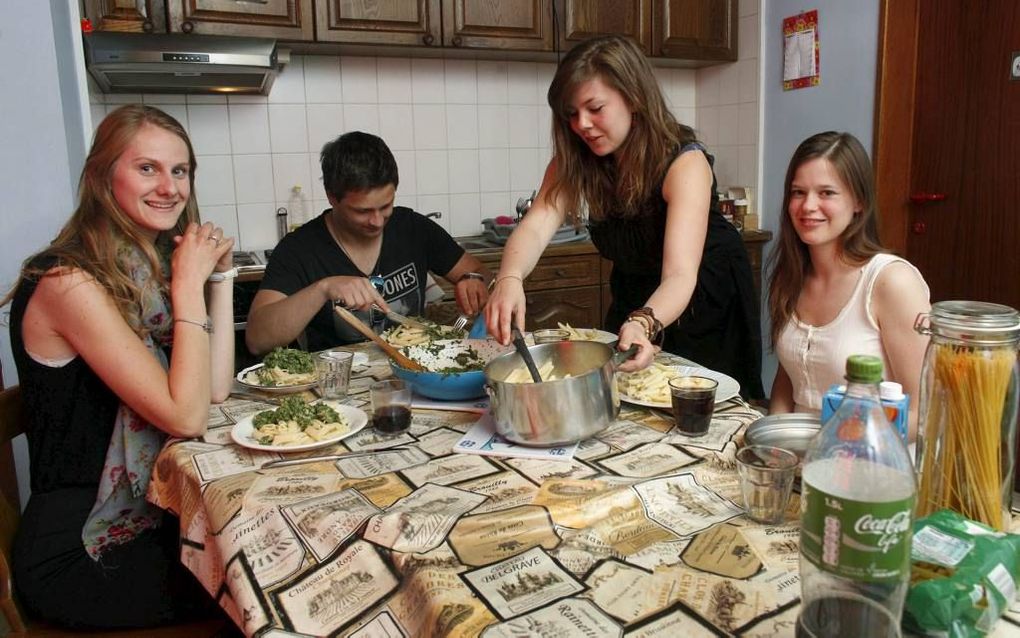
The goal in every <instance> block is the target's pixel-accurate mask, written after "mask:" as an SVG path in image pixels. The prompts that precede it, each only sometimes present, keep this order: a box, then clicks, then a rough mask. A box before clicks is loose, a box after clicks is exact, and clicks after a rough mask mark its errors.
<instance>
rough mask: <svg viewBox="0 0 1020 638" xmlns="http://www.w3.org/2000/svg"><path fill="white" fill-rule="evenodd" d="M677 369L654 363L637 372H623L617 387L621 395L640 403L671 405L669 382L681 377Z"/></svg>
mask: <svg viewBox="0 0 1020 638" xmlns="http://www.w3.org/2000/svg"><path fill="white" fill-rule="evenodd" d="M680 374H681V373H680V371H679V370H677V369H676V368H671V367H670V366H667V365H663V364H661V363H653V364H652V365H650V366H648V367H647V368H645V369H644V370H638V371H637V372H629V373H628V372H621V373H619V374H617V375H616V387H617V388H618V389H619V390H620V394H622V395H626V396H628V397H630V398H632V399H637V400H638V401H647V402H649V403H666V404H668V403H670V401H671V398H670V392H669V380H670V379H672V378H674V377H678V376H680Z"/></svg>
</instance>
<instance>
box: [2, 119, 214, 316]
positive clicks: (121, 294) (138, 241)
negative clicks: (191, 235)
mask: <svg viewBox="0 0 1020 638" xmlns="http://www.w3.org/2000/svg"><path fill="white" fill-rule="evenodd" d="M146 126H156V127H159V128H161V129H164V130H166V131H169V132H170V133H173V134H174V135H176V136H177V137H179V138H181V139H182V140H183V141H184V143H185V145H187V147H188V167H189V171H188V181H189V183H190V185H191V192H190V194H189V195H188V201H187V203H186V204H185V207H184V211H183V212H182V213H181V216H180V218H179V219H178V220H177V225H176V226H175V228H174V229H172V230H171V231H168V232H165V233H161V234H160V236H159V237H158V238H157V240H156V245H153V244H152V242H151V241H149V240H148V239H147V238H146V237H145V235H144V234H143V232H142V231H141V229H139V228H138V226H137V224H135V222H134V221H133V220H132V219H131V218H130V217H128V215H127V214H125V213H124V211H123V210H121V208H120V205H119V204H118V203H117V199H116V198H115V197H114V195H113V172H114V168H115V166H116V164H117V160H118V159H119V158H120V156H121V155H122V154H123V153H124V151H125V149H127V147H128V145H130V144H131V141H132V140H133V139H134V138H135V136H136V135H138V133H139V131H141V130H142V129H143V128H144V127H146ZM196 166H197V162H196V161H195V151H194V149H193V148H192V146H191V141H190V140H189V139H188V134H187V133H186V132H185V130H184V127H183V126H181V124H180V122H178V121H177V120H176V119H174V118H173V117H171V116H170V115H167V114H166V113H164V112H163V111H161V110H159V109H156V108H153V107H151V106H144V105H141V104H127V105H125V106H122V107H120V108H118V109H117V110H115V111H113V112H111V113H110V114H109V115H107V116H106V118H105V119H103V121H102V122H101V123H100V124H99V127H98V128H97V129H96V133H95V138H94V139H93V142H92V148H91V149H90V150H89V154H88V157H87V158H86V159H85V166H84V167H83V168H82V172H81V179H80V180H79V182H78V208H77V209H76V210H75V211H74V214H72V215H71V219H69V220H68V222H67V224H65V225H64V227H63V228H62V229H61V230H60V232H59V233H58V234H57V237H56V239H54V240H53V242H52V243H50V245H49V246H48V247H47V248H46V249H44V250H43V251H41V252H39V253H38V254H36V255H33V256H32V257H29V258H28V259H27V260H25V263H24V265H23V266H22V278H25V277H29V278H32V279H38V278H39V277H41V276H43V275H45V273H43V272H39V271H37V270H36V269H34V268H33V267H32V266H31V265H30V263H31V262H32V261H33V260H34V259H36V258H38V257H55V258H56V262H55V265H56V266H57V267H58V268H71V269H79V270H82V271H83V272H85V273H88V274H89V275H90V276H91V277H93V278H94V279H95V280H96V282H98V283H99V284H100V285H101V286H103V287H104V288H106V290H107V291H108V292H109V293H110V296H111V297H112V298H113V300H114V302H115V303H116V305H117V309H118V310H119V311H120V314H121V316H122V317H124V320H125V321H126V322H127V323H128V325H130V326H131V327H132V328H134V329H135V331H136V332H137V333H138V334H139V336H144V333H145V328H144V326H141V325H140V321H139V316H140V313H141V308H140V299H141V294H142V291H141V289H140V288H139V287H138V285H137V284H136V283H135V282H134V280H133V279H132V277H131V273H130V272H128V269H127V267H126V266H125V265H124V264H123V263H122V262H121V259H120V258H119V254H118V252H119V249H120V248H121V247H123V246H125V245H132V244H133V245H135V246H137V247H138V248H139V249H140V250H141V251H142V254H144V255H145V258H146V260H147V261H148V262H149V267H150V270H151V272H152V275H153V278H152V280H151V281H150V282H147V283H146V285H153V286H159V287H162V288H165V287H166V285H167V280H166V274H165V273H164V272H163V268H162V266H161V263H160V253H162V254H163V255H164V256H168V255H169V254H170V253H171V252H172V250H173V241H172V236H173V235H175V234H181V233H183V232H184V229H185V228H187V225H188V223H189V222H192V221H196V222H197V221H198V219H199V217H198V203H197V201H196V199H195V168H196ZM19 285H20V284H19ZM15 290H16V288H15ZM13 294H14V291H12V292H11V293H8V295H7V297H6V298H5V299H4V300H3V302H2V303H3V304H6V303H7V302H8V301H9V300H10V298H11V296H12V295H13Z"/></svg>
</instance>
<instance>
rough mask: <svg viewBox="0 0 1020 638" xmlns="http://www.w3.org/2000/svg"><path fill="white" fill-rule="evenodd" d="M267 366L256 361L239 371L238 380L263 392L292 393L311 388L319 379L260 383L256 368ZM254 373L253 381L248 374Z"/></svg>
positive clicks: (247, 386)
mask: <svg viewBox="0 0 1020 638" xmlns="http://www.w3.org/2000/svg"><path fill="white" fill-rule="evenodd" d="M263 367H265V364H264V363H256V364H255V365H253V366H249V367H247V368H245V369H244V370H241V371H240V372H238V373H237V377H236V378H237V382H238V383H240V384H241V385H243V386H244V387H246V388H251V389H252V390H261V391H262V392H269V393H270V394H292V393H294V392H301V391H302V390H311V389H312V388H314V387H315V386H316V385H317V384H318V380H316V379H313V380H311V381H309V382H307V383H298V384H296V385H260V384H259V383H258V377H256V376H254V375H253V374H252V373H254V372H255V371H256V370H260V369H262V368H263ZM249 374H252V379H253V381H249V380H248V375H249Z"/></svg>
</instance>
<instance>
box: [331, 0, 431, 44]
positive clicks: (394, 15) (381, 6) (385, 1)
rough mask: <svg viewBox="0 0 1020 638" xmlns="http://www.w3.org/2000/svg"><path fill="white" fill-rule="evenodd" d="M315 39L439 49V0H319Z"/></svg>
mask: <svg viewBox="0 0 1020 638" xmlns="http://www.w3.org/2000/svg"><path fill="white" fill-rule="evenodd" d="M315 10H316V28H315V38H316V39H317V40H321V41H326V42H346V43H349V44H383V45H396V46H439V45H441V44H442V42H443V32H442V27H441V19H442V18H441V12H440V9H439V0H378V1H377V2H365V1H358V0H317V1H316V9H315Z"/></svg>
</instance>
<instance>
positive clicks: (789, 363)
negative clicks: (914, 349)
mask: <svg viewBox="0 0 1020 638" xmlns="http://www.w3.org/2000/svg"><path fill="white" fill-rule="evenodd" d="M897 261H901V262H903V263H905V264H907V265H908V266H910V267H911V268H914V266H913V264H911V263H910V262H908V261H906V260H905V259H902V258H900V257H897V256H896V255H890V254H886V253H882V254H878V255H875V256H874V257H872V258H871V260H870V261H868V263H867V264H866V265H865V266H864V271H863V273H862V274H861V277H860V279H858V280H857V285H856V287H855V288H854V291H853V294H852V295H851V296H850V300H849V301H847V303H846V305H845V306H843V308H842V310H840V311H839V314H838V315H836V318H835V319H833V320H832V321H830V322H829V323H827V324H826V325H824V326H812V325H809V324H807V323H804V322H802V321H801V320H800V319H799V318H798V317H797V315H796V314H794V315H793V317H791V318H790V321H789V322H788V323H787V324H786V327H785V328H783V330H782V332H780V334H779V340H778V343H777V344H776V356H777V357H778V358H779V363H780V364H781V365H782V366H783V369H784V370H786V373H787V374H788V375H789V377H790V381H791V383H792V385H793V402H794V411H795V412H815V413H818V412H821V409H822V397H823V396H824V395H825V392H826V391H827V390H828V389H829V386H830V385H832V384H833V383H843V382H844V381H843V376H844V375H845V374H846V358H847V357H848V356H850V355H852V354H870V355H875V356H877V357H881V358H882V365H883V368H884V370H885V371H886V378H888V370H889V359H888V357H886V353H885V349H884V348H883V347H882V339H881V337H880V335H879V330H878V322H876V321H875V315H874V314H873V313H872V309H871V292H872V290H873V289H874V287H875V281H876V280H877V279H878V274H879V273H880V272H881V271H882V269H883V268H885V267H886V266H888V265H889V264H891V263H894V262H897ZM914 271H915V272H917V273H918V277H919V278H920V277H921V274H920V272H918V271H917V268H914ZM921 281H922V282H923V281H924V279H923V278H921ZM924 286H925V295H926V296H927V295H928V286H927V284H924Z"/></svg>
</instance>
